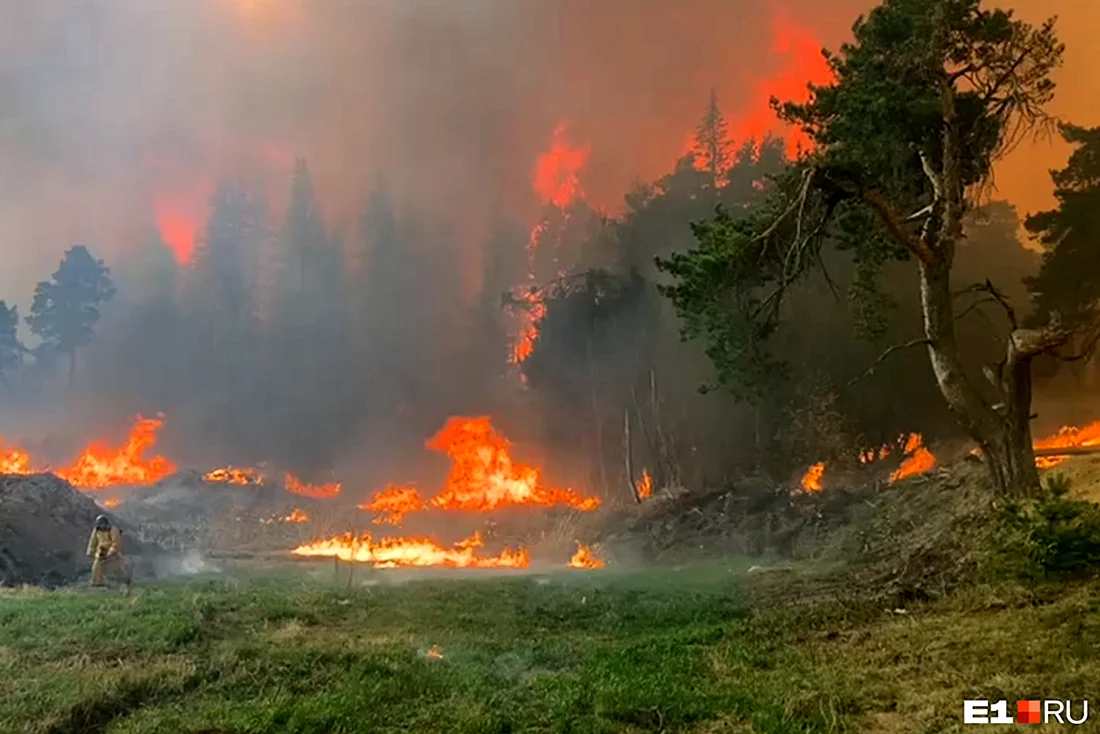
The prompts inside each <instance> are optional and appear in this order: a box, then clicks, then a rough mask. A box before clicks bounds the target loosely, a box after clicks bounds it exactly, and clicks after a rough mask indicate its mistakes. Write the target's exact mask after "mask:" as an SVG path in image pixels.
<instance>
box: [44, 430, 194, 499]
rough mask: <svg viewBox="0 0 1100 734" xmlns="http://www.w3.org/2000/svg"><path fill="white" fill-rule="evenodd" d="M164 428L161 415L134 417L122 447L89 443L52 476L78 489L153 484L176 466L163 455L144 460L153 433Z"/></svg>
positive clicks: (154, 442) (153, 443)
mask: <svg viewBox="0 0 1100 734" xmlns="http://www.w3.org/2000/svg"><path fill="white" fill-rule="evenodd" d="M163 425H164V421H163V416H160V417H157V418H142V417H141V416H140V415H139V416H137V418H135V423H134V427H133V428H132V429H131V430H130V437H129V439H128V440H127V441H126V445H125V446H123V447H122V448H119V449H112V448H110V447H108V446H105V445H103V444H99V443H93V444H91V445H90V446H88V447H87V448H86V449H84V451H83V453H81V454H80V456H79V457H77V459H76V461H74V462H73V464H72V465H71V466H69V467H67V468H65V469H57V470H54V474H56V475H57V476H59V477H61V478H62V479H64V480H66V481H68V482H69V483H70V484H72V485H73V486H75V487H80V488H81V489H103V488H105V487H110V486H112V485H116V484H130V485H140V484H153V483H154V482H158V481H160V480H161V479H164V478H165V477H166V476H168V475H169V474H172V473H173V472H175V471H176V466H175V464H173V463H172V462H170V461H169V460H168V459H166V458H164V457H163V456H154V457H152V458H151V459H146V458H145V451H146V449H150V448H152V447H153V446H154V445H155V444H156V442H157V431H159V430H160V428H161V427H162V426H163Z"/></svg>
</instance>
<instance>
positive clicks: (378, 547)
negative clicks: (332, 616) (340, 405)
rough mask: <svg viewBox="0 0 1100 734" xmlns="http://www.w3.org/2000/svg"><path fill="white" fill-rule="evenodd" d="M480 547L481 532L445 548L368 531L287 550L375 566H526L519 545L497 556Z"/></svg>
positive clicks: (526, 559)
mask: <svg viewBox="0 0 1100 734" xmlns="http://www.w3.org/2000/svg"><path fill="white" fill-rule="evenodd" d="M483 546H484V542H483V541H482V539H481V535H480V534H478V533H475V534H474V535H472V536H470V537H469V538H466V539H465V540H462V541H459V542H458V543H455V544H454V546H452V547H451V548H445V547H443V546H442V545H440V544H439V543H438V542H436V541H435V540H432V539H431V538H383V539H380V540H377V541H375V540H374V539H373V538H372V537H371V535H370V534H369V533H364V534H363V535H360V536H355V535H352V534H351V533H347V534H345V535H341V536H337V537H335V538H329V539H327V540H318V541H315V542H313V543H307V544H305V545H300V546H298V547H297V548H295V549H294V550H292V551H291V553H293V554H294V555H296V556H320V557H329V558H331V557H333V556H335V557H336V558H339V559H340V560H342V561H351V562H356V563H370V564H371V565H373V566H374V567H375V568H399V567H426V566H442V567H444V568H527V566H528V565H529V564H530V558H529V557H528V555H527V551H526V550H524V549H523V548H520V549H519V550H516V551H512V550H509V549H505V550H503V551H501V553H500V554H499V555H495V556H483V555H478V549H479V548H481V547H483Z"/></svg>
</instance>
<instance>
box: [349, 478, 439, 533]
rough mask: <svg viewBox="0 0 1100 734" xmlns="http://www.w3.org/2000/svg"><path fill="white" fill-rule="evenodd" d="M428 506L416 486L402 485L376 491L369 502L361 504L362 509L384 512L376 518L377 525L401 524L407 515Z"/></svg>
mask: <svg viewBox="0 0 1100 734" xmlns="http://www.w3.org/2000/svg"><path fill="white" fill-rule="evenodd" d="M427 507H428V505H427V503H426V502H424V498H423V497H421V496H420V492H418V491H417V490H416V487H400V486H389V487H386V488H385V489H384V490H382V491H381V492H377V493H375V495H374V497H372V498H371V500H370V501H369V502H364V503H363V504H361V505H359V509H360V510H367V511H369V512H377V513H384V514H379V516H378V517H376V518H375V519H374V524H375V525H400V524H401V521H402V520H403V519H404V517H405V515H407V514H408V513H410V512H420V511H421V510H424V509H427Z"/></svg>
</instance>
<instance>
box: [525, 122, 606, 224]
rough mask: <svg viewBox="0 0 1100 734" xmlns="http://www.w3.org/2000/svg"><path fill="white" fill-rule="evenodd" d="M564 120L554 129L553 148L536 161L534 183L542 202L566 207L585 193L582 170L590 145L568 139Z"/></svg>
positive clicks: (551, 144) (551, 145)
mask: <svg viewBox="0 0 1100 734" xmlns="http://www.w3.org/2000/svg"><path fill="white" fill-rule="evenodd" d="M567 127H568V125H567V124H566V123H565V122H559V123H558V124H557V126H556V127H555V128H554V135H553V138H552V139H551V141H550V149H549V150H547V151H546V152H545V153H543V154H542V155H540V156H539V157H538V159H537V160H536V161H535V170H534V173H533V176H532V183H533V185H534V188H535V193H537V194H538V195H539V199H540V200H541V201H542V203H543V204H553V205H554V206H556V207H558V208H561V209H564V208H566V207H568V206H569V205H570V204H572V203H573V202H574V201H576V199H577V198H578V197H581V196H583V195H584V192H583V191H582V189H581V185H580V171H581V169H582V168H584V166H585V164H586V163H588V156H589V154H590V153H591V152H592V148H591V146H588V145H585V146H580V147H577V146H573V145H571V144H570V143H569V141H568V139H567V138H566V129H567Z"/></svg>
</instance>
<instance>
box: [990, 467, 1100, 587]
mask: <svg viewBox="0 0 1100 734" xmlns="http://www.w3.org/2000/svg"><path fill="white" fill-rule="evenodd" d="M1069 489H1070V481H1069V479H1068V478H1066V477H1065V476H1064V475H1062V474H1054V475H1052V476H1050V477H1048V478H1047V480H1046V481H1045V482H1044V483H1043V487H1042V490H1041V492H1040V494H1039V496H1038V497H1037V498H1035V499H1033V500H1030V501H1028V502H1013V503H1009V504H1007V505H1006V506H1004V507H1003V508H1002V510H1001V515H1000V522H999V527H998V532H997V533H995V536H994V537H995V543H996V546H997V551H998V553H997V556H998V557H999V560H1000V561H1002V563H1004V564H1005V565H1007V566H1008V569H1009V570H1010V571H1012V572H1014V573H1015V574H1017V575H1020V576H1023V577H1026V578H1032V579H1042V578H1053V577H1066V576H1084V575H1091V574H1093V573H1095V572H1096V570H1097V569H1100V506H1098V505H1096V504H1095V503H1092V502H1088V501H1085V500H1079V499H1074V498H1073V497H1070V496H1069Z"/></svg>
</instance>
